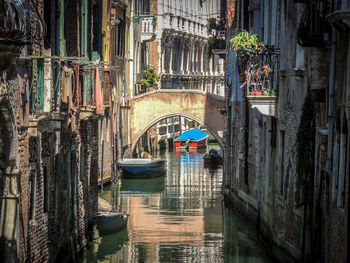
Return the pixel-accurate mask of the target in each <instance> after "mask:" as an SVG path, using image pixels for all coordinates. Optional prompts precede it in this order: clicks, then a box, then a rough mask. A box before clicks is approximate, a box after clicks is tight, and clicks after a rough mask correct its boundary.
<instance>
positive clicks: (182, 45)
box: [149, 0, 224, 95]
mask: <svg viewBox="0 0 350 263" xmlns="http://www.w3.org/2000/svg"><path fill="white" fill-rule="evenodd" d="M220 6H221V3H220V1H219V0H214V1H211V0H210V1H199V0H197V1H160V0H159V1H155V0H151V9H150V13H151V15H153V16H155V17H156V19H157V25H156V28H155V34H156V37H155V40H154V41H153V42H151V43H150V47H149V52H150V58H149V64H150V65H151V66H152V67H153V68H154V69H155V70H156V72H158V74H159V75H160V88H162V89H197V90H202V91H206V92H210V93H215V94H218V95H223V94H224V82H223V72H224V70H223V65H224V58H223V57H222V56H220V55H219V54H217V53H215V52H211V53H210V55H208V40H209V38H210V36H211V32H208V29H207V24H208V19H209V18H212V19H216V23H217V24H218V25H220V23H221V22H220V21H221V20H220V18H221V16H220V10H221V8H220ZM221 30H222V29H221ZM222 31H224V30H222ZM214 48H216V49H220V48H221V49H224V46H223V47H219V46H215V47H214V46H213V49H214Z"/></svg>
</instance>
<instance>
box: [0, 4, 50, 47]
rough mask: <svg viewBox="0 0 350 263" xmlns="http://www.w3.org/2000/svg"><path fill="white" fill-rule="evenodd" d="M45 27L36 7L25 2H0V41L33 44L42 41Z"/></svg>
mask: <svg viewBox="0 0 350 263" xmlns="http://www.w3.org/2000/svg"><path fill="white" fill-rule="evenodd" d="M45 34H46V25H45V22H44V20H43V18H42V17H41V16H40V14H39V12H38V11H37V9H36V7H34V6H32V5H31V4H29V2H28V1H27V0H2V1H1V3H0V40H3V41H12V42H21V43H33V42H37V41H40V40H42V38H43V37H44V35H45Z"/></svg>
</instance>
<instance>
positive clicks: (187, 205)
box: [83, 152, 271, 263]
mask: <svg viewBox="0 0 350 263" xmlns="http://www.w3.org/2000/svg"><path fill="white" fill-rule="evenodd" d="M203 155H204V153H200V152H166V153H163V156H162V157H164V158H166V160H167V174H166V175H165V176H163V177H159V178H154V179H145V180H135V179H134V180H133V179H121V180H119V182H118V183H116V184H113V185H111V186H109V187H105V188H104V189H103V192H102V193H101V196H102V197H103V198H104V199H106V200H108V201H109V202H111V203H112V204H113V205H115V207H116V208H117V210H118V211H126V212H128V213H129V215H130V216H129V220H128V226H127V228H126V229H124V230H122V231H120V232H117V233H113V234H108V235H102V242H101V243H100V244H94V245H92V246H91V247H90V249H89V251H88V255H87V256H86V257H85V258H84V260H83V261H84V262H130V263H135V262H151V263H157V262H215V263H219V262H255V263H257V262H259V263H260V262H261V263H263V262H271V261H270V259H269V258H268V255H267V253H266V251H265V249H264V247H263V246H262V244H261V243H260V242H259V240H258V238H257V235H256V232H255V231H254V226H252V225H250V224H248V223H247V222H246V220H244V219H243V218H241V217H240V216H239V215H237V214H236V212H235V211H234V210H233V209H232V208H231V207H229V205H228V204H226V203H225V202H224V201H223V197H222V195H221V187H222V179H223V169H222V166H215V167H210V166H209V167H206V166H204V163H203Z"/></svg>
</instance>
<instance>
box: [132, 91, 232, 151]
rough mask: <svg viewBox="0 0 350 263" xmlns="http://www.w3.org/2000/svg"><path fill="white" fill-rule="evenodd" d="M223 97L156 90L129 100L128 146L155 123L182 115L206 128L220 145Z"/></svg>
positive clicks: (133, 147)
mask: <svg viewBox="0 0 350 263" xmlns="http://www.w3.org/2000/svg"><path fill="white" fill-rule="evenodd" d="M222 108H225V98H224V97H222V96H219V95H214V94H210V93H206V92H203V91H200V90H186V89H158V90H155V91H152V92H148V93H145V94H142V95H139V96H136V97H134V98H132V99H131V100H130V115H129V117H130V146H131V148H132V149H131V150H132V151H134V149H135V145H136V143H137V142H138V141H139V139H140V137H141V136H142V135H143V134H144V133H145V132H146V131H147V130H148V129H149V128H150V127H152V126H153V125H155V124H156V123H157V122H159V121H161V120H163V119H165V118H169V117H173V116H183V117H185V118H188V119H190V120H194V121H196V122H197V123H199V124H200V125H202V126H203V127H204V128H206V129H207V130H208V131H209V132H210V133H211V134H212V135H213V136H214V137H215V139H216V140H217V141H218V142H219V144H220V146H221V147H223V131H224V126H225V117H224V115H223V114H221V112H220V109H222Z"/></svg>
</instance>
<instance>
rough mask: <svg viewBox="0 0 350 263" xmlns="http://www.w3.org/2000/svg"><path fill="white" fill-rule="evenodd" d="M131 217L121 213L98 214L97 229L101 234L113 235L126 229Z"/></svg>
mask: <svg viewBox="0 0 350 263" xmlns="http://www.w3.org/2000/svg"><path fill="white" fill-rule="evenodd" d="M128 217H129V215H128V214H127V213H124V212H121V213H116V212H98V213H97V229H98V231H99V232H100V233H112V232H117V231H120V230H122V229H123V228H125V227H126V225H127V222H128Z"/></svg>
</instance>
